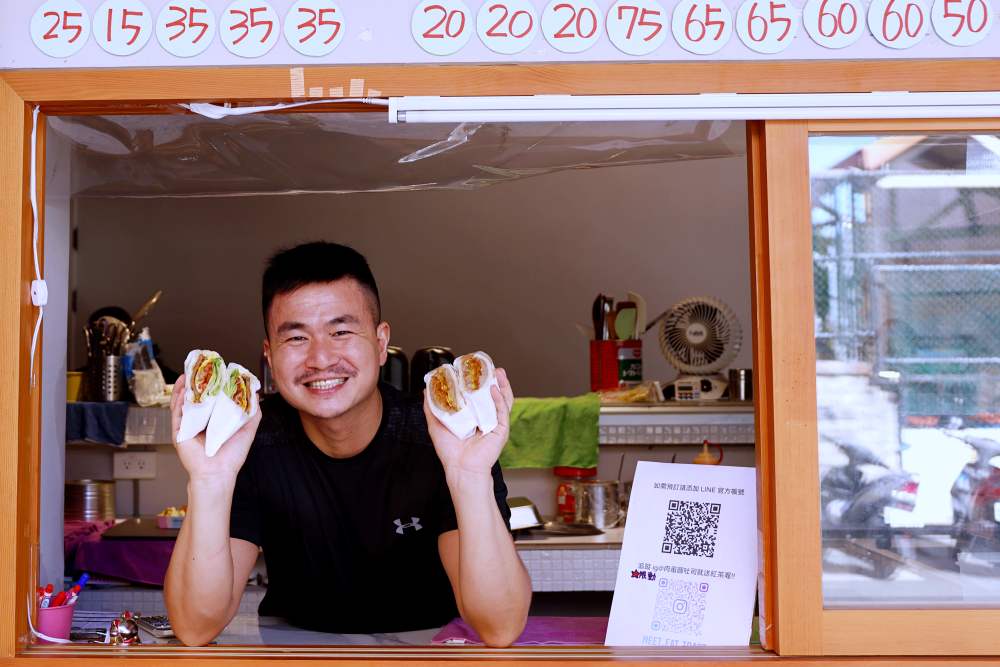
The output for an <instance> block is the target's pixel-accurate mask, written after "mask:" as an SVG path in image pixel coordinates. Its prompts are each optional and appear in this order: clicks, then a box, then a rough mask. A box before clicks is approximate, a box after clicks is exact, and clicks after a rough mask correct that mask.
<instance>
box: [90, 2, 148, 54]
mask: <svg viewBox="0 0 1000 667" xmlns="http://www.w3.org/2000/svg"><path fill="white" fill-rule="evenodd" d="M93 34H94V38H95V39H96V40H97V43H98V44H99V45H100V47H101V48H102V49H104V50H105V51H107V52H108V53H111V54H113V55H116V56H130V55H132V54H133V53H136V52H137V51H138V50H139V49H141V48H142V47H144V46H146V42H148V41H149V38H150V36H151V35H152V34H153V17H152V15H151V14H150V12H149V8H148V7H146V5H144V4H142V3H141V2H140V1H139V0H104V2H102V3H101V5H100V6H99V7H98V8H97V11H96V12H94V25H93Z"/></svg>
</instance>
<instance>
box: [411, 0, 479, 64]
mask: <svg viewBox="0 0 1000 667" xmlns="http://www.w3.org/2000/svg"><path fill="white" fill-rule="evenodd" d="M470 16H472V14H470V13H469V8H468V7H466V6H465V3H464V2H462V1H461V0H424V1H423V2H421V3H420V4H419V5H417V7H416V9H414V10H413V16H412V17H411V18H410V32H411V33H412V34H413V39H415V40H416V41H417V44H419V45H420V48H422V49H423V50H424V51H426V52H427V53H430V54H432V55H435V56H447V55H451V54H452V53H455V52H456V51H458V50H459V49H461V48H462V47H463V46H465V45H466V44H467V43H468V41H469V37H471V36H472V21H471V19H470V18H469V17H470Z"/></svg>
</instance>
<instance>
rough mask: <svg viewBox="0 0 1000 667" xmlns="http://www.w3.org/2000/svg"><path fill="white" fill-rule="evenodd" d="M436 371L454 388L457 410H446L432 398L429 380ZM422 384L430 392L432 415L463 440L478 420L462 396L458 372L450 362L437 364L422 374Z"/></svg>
mask: <svg viewBox="0 0 1000 667" xmlns="http://www.w3.org/2000/svg"><path fill="white" fill-rule="evenodd" d="M436 373H443V374H444V376H445V379H446V381H447V382H448V383H449V386H450V387H452V388H453V389H454V397H455V403H456V404H457V405H458V411H457V412H451V411H449V410H447V409H446V408H444V407H442V406H440V405H438V404H437V402H436V401H435V400H434V397H433V396H434V395H433V391H432V389H431V387H432V384H431V382H432V380H433V378H434V375H435V374H436ZM424 384H425V385H426V386H427V391H428V392H430V394H431V400H430V404H431V412H432V413H434V416H435V417H437V418H438V419H439V420H440V421H441V423H442V424H444V425H445V426H446V427H447V428H448V430H449V431H451V432H452V433H454V434H455V437H456V438H461V439H463V440H464V439H465V438H468V437H469V436H470V435H472V434H473V433H475V431H476V426H478V424H479V422H478V421H477V420H476V413H475V412H473V411H472V406H471V405H469V404H468V402H467V401H466V400H465V397H464V396H462V391H461V388H460V387H459V385H458V373H457V372H455V367H454V366H452V365H450V364H445V365H443V366H438V367H437V368H435V369H434V370H432V371H430V372H428V373H427V375H425V376H424Z"/></svg>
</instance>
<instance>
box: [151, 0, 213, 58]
mask: <svg viewBox="0 0 1000 667" xmlns="http://www.w3.org/2000/svg"><path fill="white" fill-rule="evenodd" d="M215 28H216V26H215V14H214V13H212V10H211V9H210V8H209V7H208V5H206V4H205V3H204V2H202V1H201V0H184V1H183V2H168V3H167V4H165V5H164V6H163V9H162V10H160V15H159V16H157V17H156V41H158V42H159V43H160V46H162V47H163V49H164V50H165V51H167V53H170V54H172V55H175V56H177V57H179V58H190V57H191V56H196V55H198V54H199V53H201V52H202V51H204V50H205V49H207V48H208V45H209V44H211V43H212V37H213V36H214V35H215Z"/></svg>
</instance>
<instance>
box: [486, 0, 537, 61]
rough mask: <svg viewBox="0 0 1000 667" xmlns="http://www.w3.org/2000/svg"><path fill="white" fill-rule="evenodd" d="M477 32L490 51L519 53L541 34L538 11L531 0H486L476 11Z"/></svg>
mask: <svg viewBox="0 0 1000 667" xmlns="http://www.w3.org/2000/svg"><path fill="white" fill-rule="evenodd" d="M476 32H477V33H479V39H480V40H481V41H482V42H483V44H485V45H486V47H487V48H488V49H489V50H491V51H495V52H497V53H504V54H512V53H520V52H521V51H524V50H525V49H526V48H528V45H529V44H531V42H532V40H534V39H535V35H537V34H538V15H537V14H535V8H534V7H533V6H532V4H531V2H530V1H529V0H499V1H490V0H487V2H484V3H483V6H482V7H480V8H479V14H477V15H476Z"/></svg>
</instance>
